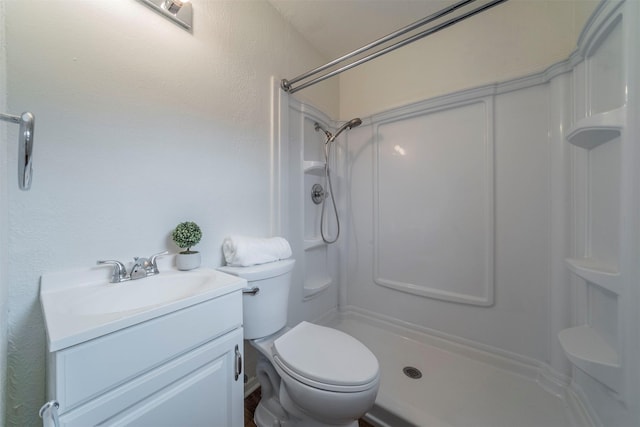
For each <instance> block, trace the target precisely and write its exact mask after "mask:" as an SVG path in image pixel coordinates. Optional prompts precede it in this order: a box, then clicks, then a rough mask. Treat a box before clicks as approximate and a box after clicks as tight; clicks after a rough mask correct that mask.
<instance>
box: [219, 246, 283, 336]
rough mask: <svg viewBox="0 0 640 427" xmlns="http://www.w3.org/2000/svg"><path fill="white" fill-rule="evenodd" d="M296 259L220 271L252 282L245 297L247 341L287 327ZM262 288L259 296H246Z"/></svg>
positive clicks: (243, 300)
mask: <svg viewBox="0 0 640 427" xmlns="http://www.w3.org/2000/svg"><path fill="white" fill-rule="evenodd" d="M294 264H295V260H294V259H285V260H281V261H274V262H270V263H267V264H260V265H252V266H250V267H229V266H226V267H220V268H218V270H220V271H223V272H225V273H229V274H233V275H235V276H238V277H242V278H243V279H245V280H246V281H247V282H248V286H247V288H246V289H245V290H244V291H245V292H243V295H242V312H243V313H242V317H243V327H244V338H245V339H247V340H251V339H257V338H263V337H266V336H269V335H271V334H273V333H274V332H277V331H279V330H280V329H282V328H284V326H285V325H286V324H287V309H288V304H289V288H290V287H291V272H292V271H293V265H294ZM255 288H257V289H259V290H258V291H257V292H256V293H255V294H250V293H246V291H248V290H251V289H255Z"/></svg>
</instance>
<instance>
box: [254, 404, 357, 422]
mask: <svg viewBox="0 0 640 427" xmlns="http://www.w3.org/2000/svg"><path fill="white" fill-rule="evenodd" d="M253 422H255V423H256V425H257V426H258V427H336V426H330V425H329V424H322V423H318V422H316V421H310V420H298V419H295V420H294V419H290V418H286V419H282V418H279V417H277V416H276V415H274V414H273V413H272V412H271V411H269V409H268V408H267V405H265V404H263V402H262V401H260V403H259V404H258V407H257V408H256V412H255V414H254V416H253ZM339 427H358V422H357V421H354V422H353V423H351V424H348V425H341V426H339Z"/></svg>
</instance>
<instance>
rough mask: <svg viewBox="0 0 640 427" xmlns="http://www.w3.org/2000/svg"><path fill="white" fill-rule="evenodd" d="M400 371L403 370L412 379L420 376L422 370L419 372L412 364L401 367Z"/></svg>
mask: <svg viewBox="0 0 640 427" xmlns="http://www.w3.org/2000/svg"><path fill="white" fill-rule="evenodd" d="M402 372H404V374H405V375H406V376H408V377H409V378H411V379H414V380H417V379H418V378H422V372H420V369H418V368H414V367H413V366H405V367H404V368H402Z"/></svg>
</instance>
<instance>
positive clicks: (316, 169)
mask: <svg viewBox="0 0 640 427" xmlns="http://www.w3.org/2000/svg"><path fill="white" fill-rule="evenodd" d="M302 168H303V169H304V173H312V174H315V175H322V174H323V173H324V162H318V161H316V160H305V161H304V162H303V163H302Z"/></svg>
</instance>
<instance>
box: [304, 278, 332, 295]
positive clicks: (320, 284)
mask: <svg viewBox="0 0 640 427" xmlns="http://www.w3.org/2000/svg"><path fill="white" fill-rule="evenodd" d="M332 282H333V280H332V279H331V277H324V278H319V279H311V280H306V281H305V282H304V289H303V294H302V300H303V301H306V300H309V299H311V298H313V297H314V296H316V295H318V294H319V293H320V292H322V291H324V290H326V289H328V288H329V286H331V283H332Z"/></svg>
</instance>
